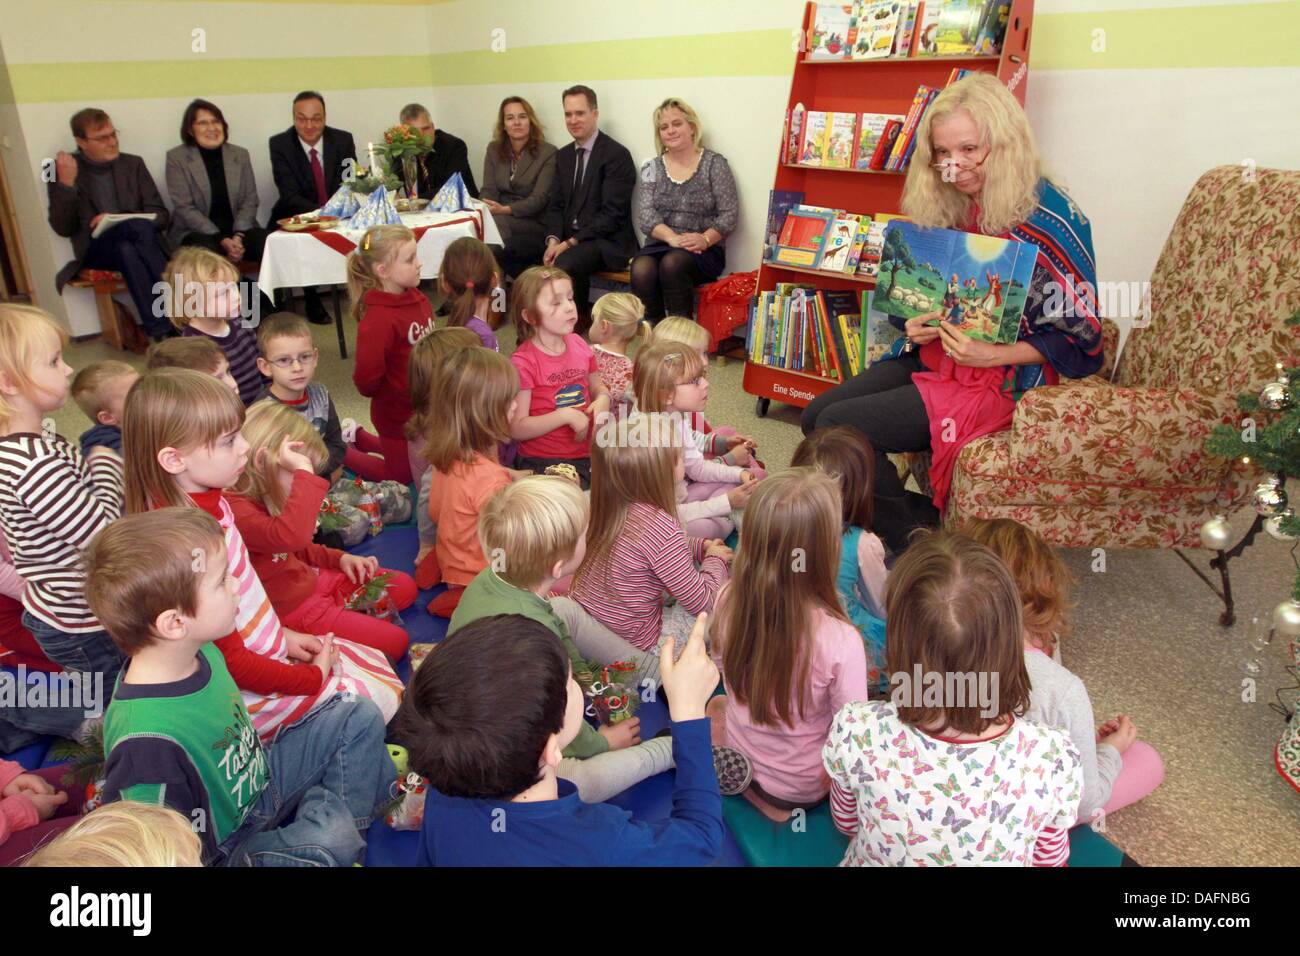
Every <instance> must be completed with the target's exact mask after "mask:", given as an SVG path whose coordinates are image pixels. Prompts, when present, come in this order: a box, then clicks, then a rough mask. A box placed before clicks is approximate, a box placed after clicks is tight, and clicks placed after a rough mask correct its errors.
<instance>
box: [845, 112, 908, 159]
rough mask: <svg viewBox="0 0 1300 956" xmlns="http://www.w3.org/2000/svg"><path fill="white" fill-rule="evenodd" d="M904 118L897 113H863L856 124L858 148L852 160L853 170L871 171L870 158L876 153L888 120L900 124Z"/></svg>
mask: <svg viewBox="0 0 1300 956" xmlns="http://www.w3.org/2000/svg"><path fill="white" fill-rule="evenodd" d="M903 119H904V117H903V116H901V115H900V114H898V113H863V114H862V118H861V120H860V122H859V123H858V148H857V152H856V154H855V156H854V160H853V168H854V169H871V168H872V166H871V157H872V156H874V155H875V153H876V146H877V145H879V143H880V138H881V135H882V134H883V133H884V132H885V127H886V126H888V125H889V121H890V120H898V122H899V123H900V124H901V123H902V121H903Z"/></svg>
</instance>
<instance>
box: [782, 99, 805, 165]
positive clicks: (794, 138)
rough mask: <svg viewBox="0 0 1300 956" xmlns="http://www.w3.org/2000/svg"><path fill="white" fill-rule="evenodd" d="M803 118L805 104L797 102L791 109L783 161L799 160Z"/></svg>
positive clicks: (794, 161) (793, 161)
mask: <svg viewBox="0 0 1300 956" xmlns="http://www.w3.org/2000/svg"><path fill="white" fill-rule="evenodd" d="M803 120H804V108H803V104H802V103H796V104H794V109H792V110H791V111H790V133H789V139H788V140H787V141H786V147H785V158H784V159H783V160H781V161H782V162H783V163H797V162H799V146H800V144H801V143H803Z"/></svg>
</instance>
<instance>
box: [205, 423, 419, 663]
mask: <svg viewBox="0 0 1300 956" xmlns="http://www.w3.org/2000/svg"><path fill="white" fill-rule="evenodd" d="M242 434H243V436H244V440H245V441H246V442H248V465H247V466H246V467H245V468H244V471H243V473H242V474H241V475H240V476H239V480H238V481H236V482H235V487H234V489H233V491H232V492H231V493H230V494H228V495H227V496H226V501H227V503H228V504H229V505H230V510H231V512H232V513H233V514H234V516H235V526H236V527H237V528H239V533H240V535H241V536H242V537H243V539H244V543H245V544H246V545H248V554H249V557H251V558H252V561H253V570H254V571H256V572H257V576H258V578H260V579H261V581H262V586H263V587H264V588H265V589H266V596H267V597H268V598H270V600H271V605H272V606H273V607H274V608H275V612H276V613H277V614H279V615H280V621H281V623H283V624H284V625H285V627H291V628H293V629H294V630H296V631H302V632H303V633H305V634H336V635H338V636H339V637H342V638H346V639H347V640H349V641H355V642H356V643H358V644H364V645H365V646H366V647H373V648H375V649H376V650H379V651H383V653H384V656H385V657H387V658H388V659H389V660H390V661H397V660H400V659H401V658H402V656H403V655H404V654H405V653H406V647H407V645H408V644H409V643H410V636H409V635H408V634H407V633H406V631H405V630H404V629H403V628H402V626H401V625H400V624H398V623H393V622H391V621H388V620H385V619H383V618H381V617H373V616H371V615H369V614H365V613H362V612H361V611H351V610H348V609H347V607H346V606H345V603H346V601H347V599H348V597H349V596H350V595H351V593H352V592H353V591H354V590H355V589H356V588H357V587H358V586H359V585H362V584H364V583H365V582H366V581H368V580H370V579H371V578H373V577H374V576H375V575H377V574H388V575H391V580H390V581H389V582H388V585H387V587H386V591H387V596H388V601H389V603H390V605H391V606H392V608H393V609H394V610H395V611H399V612H400V611H403V610H405V609H406V608H408V607H410V606H411V604H413V603H414V602H415V594H416V588H415V582H414V581H413V580H412V579H411V576H410V575H409V574H406V573H404V572H402V571H390V570H388V569H386V568H380V567H379V559H378V558H375V557H369V558H363V557H361V556H360V555H356V554H348V553H347V552H345V551H339V550H337V549H336V548H327V547H325V546H324V545H320V544H313V543H312V535H313V533H314V532H315V530H316V518H317V516H318V515H319V514H320V508H321V504H322V503H323V502H324V501H325V495H326V493H327V492H328V491H329V487H330V486H329V482H328V481H327V480H326V479H324V478H321V477H319V476H318V475H317V474H316V473H315V472H316V470H317V466H319V464H320V462H322V461H324V460H325V445H324V443H323V442H322V441H321V439H320V436H319V435H318V434H317V433H316V430H315V428H314V427H313V426H312V424H311V422H309V421H307V420H306V419H305V418H303V417H302V416H301V415H299V414H298V413H297V412H296V411H294V410H293V409H292V408H290V407H288V406H286V405H281V404H279V403H278V402H273V401H267V400H265V399H264V400H262V401H260V402H254V403H253V405H252V407H250V408H249V409H248V416H247V417H246V418H245V419H244V428H243V431H242Z"/></svg>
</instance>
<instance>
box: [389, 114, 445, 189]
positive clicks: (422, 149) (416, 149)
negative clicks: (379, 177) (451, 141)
mask: <svg viewBox="0 0 1300 956" xmlns="http://www.w3.org/2000/svg"><path fill="white" fill-rule="evenodd" d="M378 152H380V153H381V154H382V155H383V157H384V159H385V160H387V162H388V168H389V170H396V169H398V168H400V169H401V171H402V181H403V182H404V184H405V185H406V196H407V198H408V199H414V198H416V193H417V191H418V189H419V183H420V177H419V162H420V159H421V157H424V156H427V155H428V154H429V153H431V152H433V140H432V139H431V138H430V137H428V136H425V135H424V134H423V133H421V132H420V131H419V130H417V129H416V128H415V127H414V126H411V125H410V124H408V123H398V124H397V125H396V126H392V127H389V128H388V129H386V130H384V141H383V143H382V144H380V146H379V149H378Z"/></svg>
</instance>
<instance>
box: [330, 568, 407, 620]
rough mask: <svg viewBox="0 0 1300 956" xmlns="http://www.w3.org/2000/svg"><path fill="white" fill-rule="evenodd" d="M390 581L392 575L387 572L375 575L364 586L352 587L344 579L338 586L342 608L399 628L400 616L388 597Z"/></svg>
mask: <svg viewBox="0 0 1300 956" xmlns="http://www.w3.org/2000/svg"><path fill="white" fill-rule="evenodd" d="M392 579H393V576H392V574H390V573H389V572H387V571H385V572H384V573H383V574H376V575H375V576H374V577H373V578H371V579H370V580H369V581H366V582H365V583H364V584H355V585H354V584H353V583H352V582H351V581H348V580H346V579H344V581H343V582H342V584H340V585H339V596H340V598H341V599H342V604H343V606H344V607H345V608H347V609H348V610H349V611H356V612H358V613H360V614H368V615H369V616H370V617H377V618H379V619H380V620H381V621H388V622H389V623H390V624H396V625H397V626H398V627H401V626H402V615H401V613H400V612H399V611H398V610H397V607H396V606H395V605H394V604H393V599H392V598H391V597H389V595H388V585H389V582H391V581H392Z"/></svg>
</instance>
